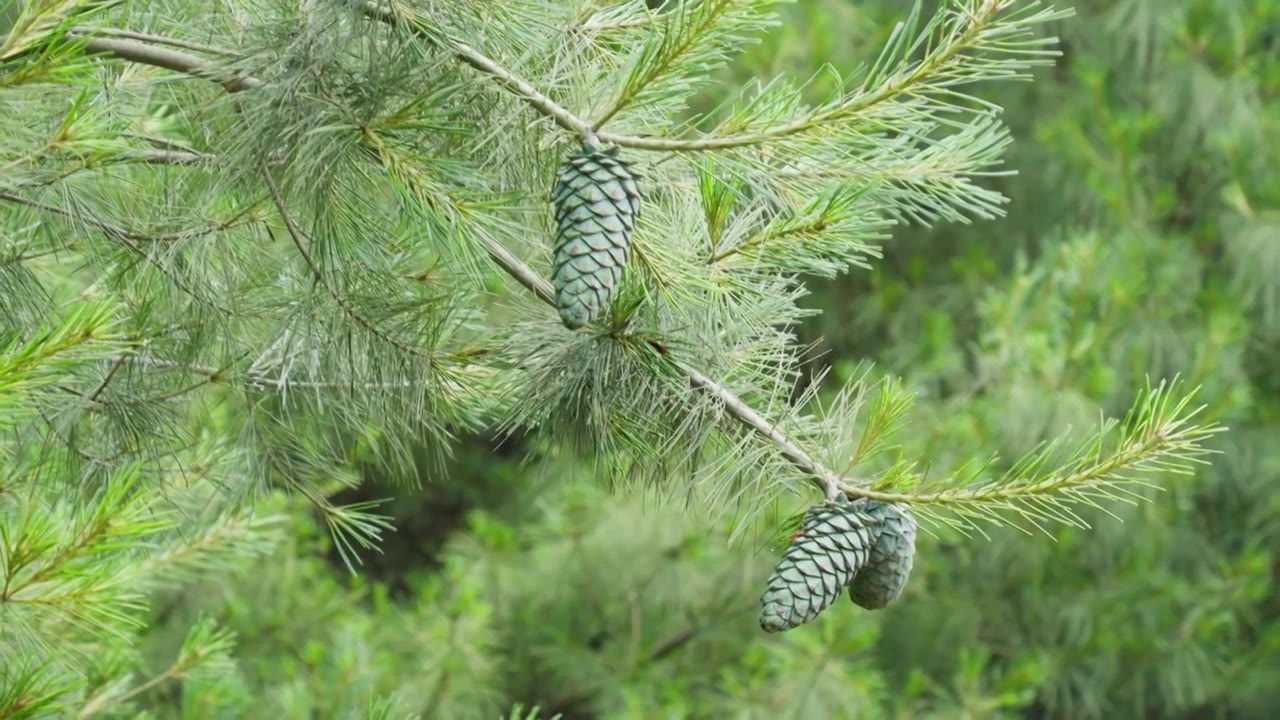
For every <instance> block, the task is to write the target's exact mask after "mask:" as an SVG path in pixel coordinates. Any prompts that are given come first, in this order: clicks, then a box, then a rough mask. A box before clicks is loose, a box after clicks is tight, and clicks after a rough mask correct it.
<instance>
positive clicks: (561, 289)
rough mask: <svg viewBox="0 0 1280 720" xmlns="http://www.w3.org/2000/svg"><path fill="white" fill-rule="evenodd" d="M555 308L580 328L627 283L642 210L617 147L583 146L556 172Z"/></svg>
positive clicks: (566, 321) (632, 178) (637, 191)
mask: <svg viewBox="0 0 1280 720" xmlns="http://www.w3.org/2000/svg"><path fill="white" fill-rule="evenodd" d="M551 200H552V202H553V203H554V204H555V210H556V225H557V231H556V252H555V260H554V266H555V272H554V274H553V275H552V285H553V286H554V287H555V292H556V307H557V309H558V310H559V311H560V319H561V320H562V321H563V322H564V324H565V326H566V327H568V328H570V329H572V330H576V329H578V328H580V327H583V326H584V325H586V324H587V323H589V322H591V321H592V320H594V319H595V318H596V316H598V315H599V314H600V311H601V310H603V309H604V308H605V307H606V306H607V305H608V304H609V299H610V298H611V297H612V296H613V293H614V291H615V290H616V289H617V287H618V285H619V283H621V281H622V269H623V267H624V266H625V265H626V264H627V256H628V254H629V252H630V250H631V233H632V231H633V230H635V226H636V221H637V219H638V217H639V213H640V188H639V187H638V186H637V185H636V175H635V174H633V173H632V172H631V168H630V165H629V164H628V163H626V162H624V161H622V160H620V159H618V148H617V147H612V148H610V149H608V150H599V149H595V148H590V147H583V148H582V149H581V150H579V151H578V152H577V153H576V154H575V155H572V156H570V157H569V158H568V159H567V160H566V161H565V162H564V164H563V165H561V166H560V172H559V174H558V175H557V176H556V184H555V188H554V189H553V190H552V193H551Z"/></svg>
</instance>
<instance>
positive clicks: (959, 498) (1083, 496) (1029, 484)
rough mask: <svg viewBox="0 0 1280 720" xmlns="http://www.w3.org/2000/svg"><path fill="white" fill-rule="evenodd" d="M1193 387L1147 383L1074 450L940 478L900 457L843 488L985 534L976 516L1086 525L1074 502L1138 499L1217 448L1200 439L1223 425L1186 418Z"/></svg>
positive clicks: (1052, 447)
mask: <svg viewBox="0 0 1280 720" xmlns="http://www.w3.org/2000/svg"><path fill="white" fill-rule="evenodd" d="M1195 392H1196V391H1195V389H1192V390H1191V391H1189V392H1184V391H1182V388H1181V385H1180V383H1179V382H1178V381H1177V380H1174V381H1165V382H1161V383H1159V384H1158V385H1156V386H1155V387H1150V386H1148V388H1147V389H1146V391H1145V392H1144V393H1143V394H1142V395H1141V396H1140V397H1139V398H1138V399H1137V400H1136V401H1135V403H1134V405H1133V406H1132V408H1131V409H1130V411H1129V414H1128V415H1127V416H1126V418H1125V419H1124V420H1123V421H1117V420H1115V419H1110V420H1107V421H1105V422H1103V424H1102V425H1101V427H1100V428H1099V429H1098V430H1097V431H1096V432H1095V433H1094V434H1093V435H1092V436H1091V437H1090V438H1089V439H1088V440H1087V441H1085V442H1083V443H1081V444H1079V445H1078V446H1076V447H1074V448H1067V447H1065V444H1064V442H1063V441H1058V442H1054V443H1049V444H1047V445H1046V446H1044V447H1042V448H1040V449H1038V450H1036V451H1033V452H1030V453H1028V454H1027V455H1025V456H1024V457H1022V458H1020V459H1018V460H1017V461H1016V462H1015V463H1013V464H1012V466H1011V467H1010V468H1009V469H1008V470H1007V471H1005V472H1002V473H999V474H994V475H993V474H990V473H989V472H988V470H989V469H990V468H992V467H994V466H995V464H996V462H997V460H998V459H997V458H992V459H991V460H989V461H988V462H986V463H983V464H982V465H981V466H979V467H976V468H972V467H971V468H961V469H960V470H958V471H956V472H954V473H951V474H950V475H948V476H946V477H943V478H940V479H928V478H927V477H926V476H925V475H924V474H923V473H921V472H919V471H917V470H916V469H915V468H914V466H913V464H912V463H910V462H905V461H904V462H899V463H898V464H896V465H895V466H894V467H892V468H891V469H889V470H888V471H886V472H884V473H883V474H882V475H881V476H880V477H879V478H878V479H876V480H874V481H863V482H859V483H857V484H845V485H844V487H843V489H844V491H845V492H846V493H847V494H848V495H850V496H853V497H858V496H861V497H869V498H872V499H876V500H880V501H883V502H901V503H907V504H910V505H912V506H913V507H914V508H916V513H917V514H918V515H920V516H921V517H922V518H923V519H930V520H935V521H938V522H942V523H944V524H947V525H950V526H952V527H955V528H957V529H960V530H962V531H965V530H977V531H979V532H981V530H980V528H979V526H978V524H977V523H978V522H986V523H993V524H997V525H1000V524H1003V523H1007V522H1012V523H1013V524H1014V525H1015V526H1016V525H1017V524H1018V523H1019V522H1020V521H1024V522H1027V523H1029V524H1031V525H1033V526H1035V527H1037V528H1040V529H1044V523H1062V524H1066V525H1071V526H1074V527H1085V528H1087V527H1088V523H1087V522H1085V521H1084V520H1083V519H1082V518H1081V517H1080V516H1079V515H1077V514H1076V513H1075V509H1077V508H1080V507H1088V508H1093V509H1099V510H1103V511H1105V507H1104V503H1106V502H1116V501H1119V502H1136V501H1139V500H1141V499H1143V496H1142V495H1140V494H1139V493H1138V492H1136V491H1137V490H1138V489H1140V488H1158V487H1159V486H1158V485H1155V484H1154V483H1153V479H1154V478H1155V477H1157V476H1159V475H1161V474H1173V475H1188V474H1191V473H1192V472H1194V470H1195V468H1196V467H1197V466H1199V465H1203V464H1205V463H1206V462H1207V461H1206V460H1205V457H1206V456H1208V455H1211V454H1215V452H1216V451H1214V450H1213V449H1211V448H1208V447H1206V446H1205V443H1206V442H1207V441H1208V440H1210V439H1211V438H1212V437H1213V436H1214V435H1217V434H1218V433H1221V432H1225V430H1226V428H1224V427H1222V426H1220V425H1217V424H1216V423H1209V424H1196V423H1194V422H1192V421H1193V419H1194V418H1195V416H1196V415H1197V414H1198V413H1199V412H1200V410H1201V409H1202V408H1201V407H1193V406H1192V401H1193V398H1194V396H1195Z"/></svg>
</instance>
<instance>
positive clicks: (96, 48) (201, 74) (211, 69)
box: [0, 29, 262, 93]
mask: <svg viewBox="0 0 1280 720" xmlns="http://www.w3.org/2000/svg"><path fill="white" fill-rule="evenodd" d="M94 31H95V32H99V33H102V32H103V31H102V30H101V29H95V30H94ZM120 32H125V33H128V32H129V31H120ZM130 34H133V35H136V34H134V33H130ZM69 35H71V36H72V37H74V38H77V40H78V42H79V43H80V45H81V46H82V47H83V48H84V50H85V52H86V53H88V54H89V55H108V56H111V57H114V58H116V59H118V60H125V61H127V62H134V63H138V64H139V65H150V66H152V67H158V68H163V69H165V70H172V71H174V72H179V73H182V74H183V75H190V76H192V77H196V78H200V79H202V80H211V81H213V82H216V83H218V84H219V85H221V86H222V87H223V88H225V89H226V91H227V92H232V93H234V92H240V91H242V90H253V89H255V88H259V87H262V81H261V80H259V79H257V78H255V77H251V76H249V75H244V74H237V73H234V72H231V71H228V70H227V69H226V68H224V67H222V66H220V65H218V64H217V63H212V62H209V61H207V60H201V59H199V58H197V57H195V56H193V55H188V54H186V53H182V52H178V51H176V50H168V49H165V48H162V47H152V46H150V45H147V44H144V43H141V42H138V41H136V40H128V39H112V38H105V37H90V36H87V35H82V34H77V33H69ZM148 37H149V38H150V39H151V42H165V43H166V44H169V45H175V46H179V47H181V46H187V45H188V44H187V43H184V42H183V41H181V40H175V39H172V38H163V37H161V36H158V35H152V36H148ZM7 39H8V37H7V36H0V46H3V45H4V43H5V41H6V40H7ZM201 47H202V49H203V51H204V52H209V51H210V50H214V49H213V48H205V47H203V46H201ZM216 52H217V54H220V55H227V56H232V57H234V56H235V53H234V52H232V51H230V50H216Z"/></svg>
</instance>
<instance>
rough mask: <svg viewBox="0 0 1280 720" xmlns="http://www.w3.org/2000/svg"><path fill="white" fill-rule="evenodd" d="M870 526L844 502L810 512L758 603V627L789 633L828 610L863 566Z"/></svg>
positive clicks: (871, 523) (872, 522)
mask: <svg viewBox="0 0 1280 720" xmlns="http://www.w3.org/2000/svg"><path fill="white" fill-rule="evenodd" d="M875 524H876V520H875V519H874V518H872V517H870V516H869V515H867V514H865V513H864V512H862V511H860V510H859V509H857V508H856V507H855V506H854V505H853V504H851V503H848V502H839V501H837V502H835V503H823V504H821V505H815V506H814V507H812V508H810V509H809V512H808V513H807V514H806V516H805V520H804V523H803V525H801V527H800V532H799V534H798V535H797V537H796V540H795V541H794V542H792V543H791V545H790V546H789V547H788V548H787V550H786V552H784V553H783V554H782V559H781V560H780V561H779V562H778V565H777V567H776V568H774V571H773V575H772V576H770V577H769V583H768V586H767V587H766V589H765V592H764V595H763V596H762V597H761V598H760V604H761V605H762V606H763V607H762V609H761V611H760V627H762V628H764V629H765V630H766V631H767V632H778V631H781V630H790V629H791V628H794V627H797V626H799V625H802V624H804V623H807V622H809V621H811V620H813V619H814V618H816V617H818V614H819V613H821V612H822V611H823V610H826V609H827V608H828V607H831V605H832V603H834V602H835V601H836V600H838V599H839V598H840V593H841V592H843V591H844V588H845V586H846V585H848V583H849V581H850V580H852V579H853V577H854V576H855V575H857V573H858V571H859V570H860V569H861V568H862V567H863V566H864V565H866V564H867V561H868V559H869V557H870V553H871V545H872V542H873V541H874V538H875V535H876V533H877V530H876V528H875Z"/></svg>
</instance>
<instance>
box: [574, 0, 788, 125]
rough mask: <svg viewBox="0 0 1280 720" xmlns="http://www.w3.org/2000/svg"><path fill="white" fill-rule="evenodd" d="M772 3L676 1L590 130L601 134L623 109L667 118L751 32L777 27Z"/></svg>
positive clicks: (755, 0) (773, 0) (762, 0)
mask: <svg viewBox="0 0 1280 720" xmlns="http://www.w3.org/2000/svg"><path fill="white" fill-rule="evenodd" d="M778 4H779V3H778V2H777V0H693V1H691V2H681V3H677V4H676V5H675V6H674V8H672V9H671V10H669V11H667V12H664V13H662V14H661V15H659V16H658V18H660V19H657V20H656V21H655V22H654V23H652V25H651V26H650V27H651V30H650V34H649V38H647V39H646V41H645V42H644V43H642V44H641V45H640V47H639V48H638V49H637V51H636V54H635V57H634V60H633V61H632V64H631V68H630V70H629V71H628V72H627V73H626V75H625V76H624V79H623V82H622V87H621V88H620V89H619V90H618V93H617V96H616V97H615V98H614V99H613V100H612V101H611V102H610V104H609V105H608V106H607V107H606V109H605V110H604V111H603V112H602V113H601V114H600V116H599V117H598V118H597V119H596V121H595V122H594V123H592V128H593V129H595V130H597V131H598V130H600V128H602V127H604V126H605V124H606V123H608V122H609V121H610V120H612V119H613V118H614V117H616V116H617V115H619V114H620V113H623V112H624V111H631V112H635V111H637V110H647V111H650V112H655V113H660V114H661V116H662V117H667V116H669V115H670V114H671V113H673V112H676V111H678V110H679V109H680V107H679V103H680V102H681V101H682V100H683V99H684V98H686V97H687V96H689V95H690V94H692V93H693V92H694V91H695V90H696V89H697V88H698V86H700V85H701V84H702V83H704V82H705V78H706V77H707V76H708V75H710V74H711V73H712V72H713V71H714V70H716V69H717V68H718V67H720V66H721V65H723V64H724V63H725V62H726V61H727V60H728V59H729V52H731V51H737V50H740V49H741V48H742V47H743V46H744V45H745V44H746V43H747V42H748V41H749V40H750V39H751V38H752V36H753V35H754V34H755V33H758V32H760V31H761V30H764V29H766V28H769V27H771V26H773V25H775V24H776V23H777V16H776V13H774V12H773V7H774V6H775V5H778Z"/></svg>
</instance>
